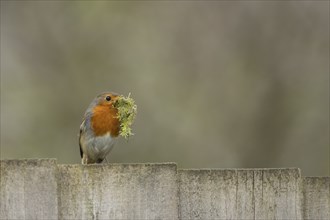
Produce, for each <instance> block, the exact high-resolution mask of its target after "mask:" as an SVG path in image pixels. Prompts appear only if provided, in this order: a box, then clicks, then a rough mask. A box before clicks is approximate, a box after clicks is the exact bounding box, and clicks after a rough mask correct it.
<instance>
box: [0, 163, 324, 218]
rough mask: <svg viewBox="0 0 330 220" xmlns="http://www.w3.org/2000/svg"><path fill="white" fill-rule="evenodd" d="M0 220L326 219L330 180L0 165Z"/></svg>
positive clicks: (292, 174)
mask: <svg viewBox="0 0 330 220" xmlns="http://www.w3.org/2000/svg"><path fill="white" fill-rule="evenodd" d="M0 165H1V181H0V182H1V183H0V184H1V185H0V186H1V189H0V192H1V195H0V202H1V207H0V219H42V220H44V219H330V177H301V174H300V170H299V169H296V168H288V169H177V165H176V164H175V163H160V164H157V163H156V164H102V165H78V164H76V165H63V164H57V162H56V160H55V159H33V160H1V163H0Z"/></svg>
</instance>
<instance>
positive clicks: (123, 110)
mask: <svg viewBox="0 0 330 220" xmlns="http://www.w3.org/2000/svg"><path fill="white" fill-rule="evenodd" d="M130 95H131V94H130V93H129V94H128V96H127V97H125V96H123V95H121V96H119V98H118V99H117V100H116V102H115V103H114V107H115V108H117V109H118V113H117V117H118V119H119V122H120V132H119V135H120V136H122V137H124V138H126V139H128V138H129V137H130V136H131V135H133V133H132V129H131V125H132V124H133V121H134V119H135V116H136V113H137V106H136V104H135V102H134V100H133V99H132V98H131V97H130Z"/></svg>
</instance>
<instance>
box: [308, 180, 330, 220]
mask: <svg viewBox="0 0 330 220" xmlns="http://www.w3.org/2000/svg"><path fill="white" fill-rule="evenodd" d="M303 213H304V219H330V177H304V178H303Z"/></svg>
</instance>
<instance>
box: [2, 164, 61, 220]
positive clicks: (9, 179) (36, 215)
mask: <svg viewBox="0 0 330 220" xmlns="http://www.w3.org/2000/svg"><path fill="white" fill-rule="evenodd" d="M0 171H1V176H0V177H1V181H0V186H1V187H0V204H1V206H0V219H42V220H44V219H56V218H57V216H58V211H57V210H58V209H57V178H56V173H57V166H56V160H54V159H50V160H47V159H36V160H1V162H0Z"/></svg>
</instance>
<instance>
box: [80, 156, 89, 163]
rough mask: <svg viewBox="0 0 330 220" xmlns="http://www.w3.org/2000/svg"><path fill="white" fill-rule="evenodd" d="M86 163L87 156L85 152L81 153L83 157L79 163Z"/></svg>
mask: <svg viewBox="0 0 330 220" xmlns="http://www.w3.org/2000/svg"><path fill="white" fill-rule="evenodd" d="M87 163H88V158H87V155H86V154H83V158H82V159H81V164H87Z"/></svg>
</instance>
